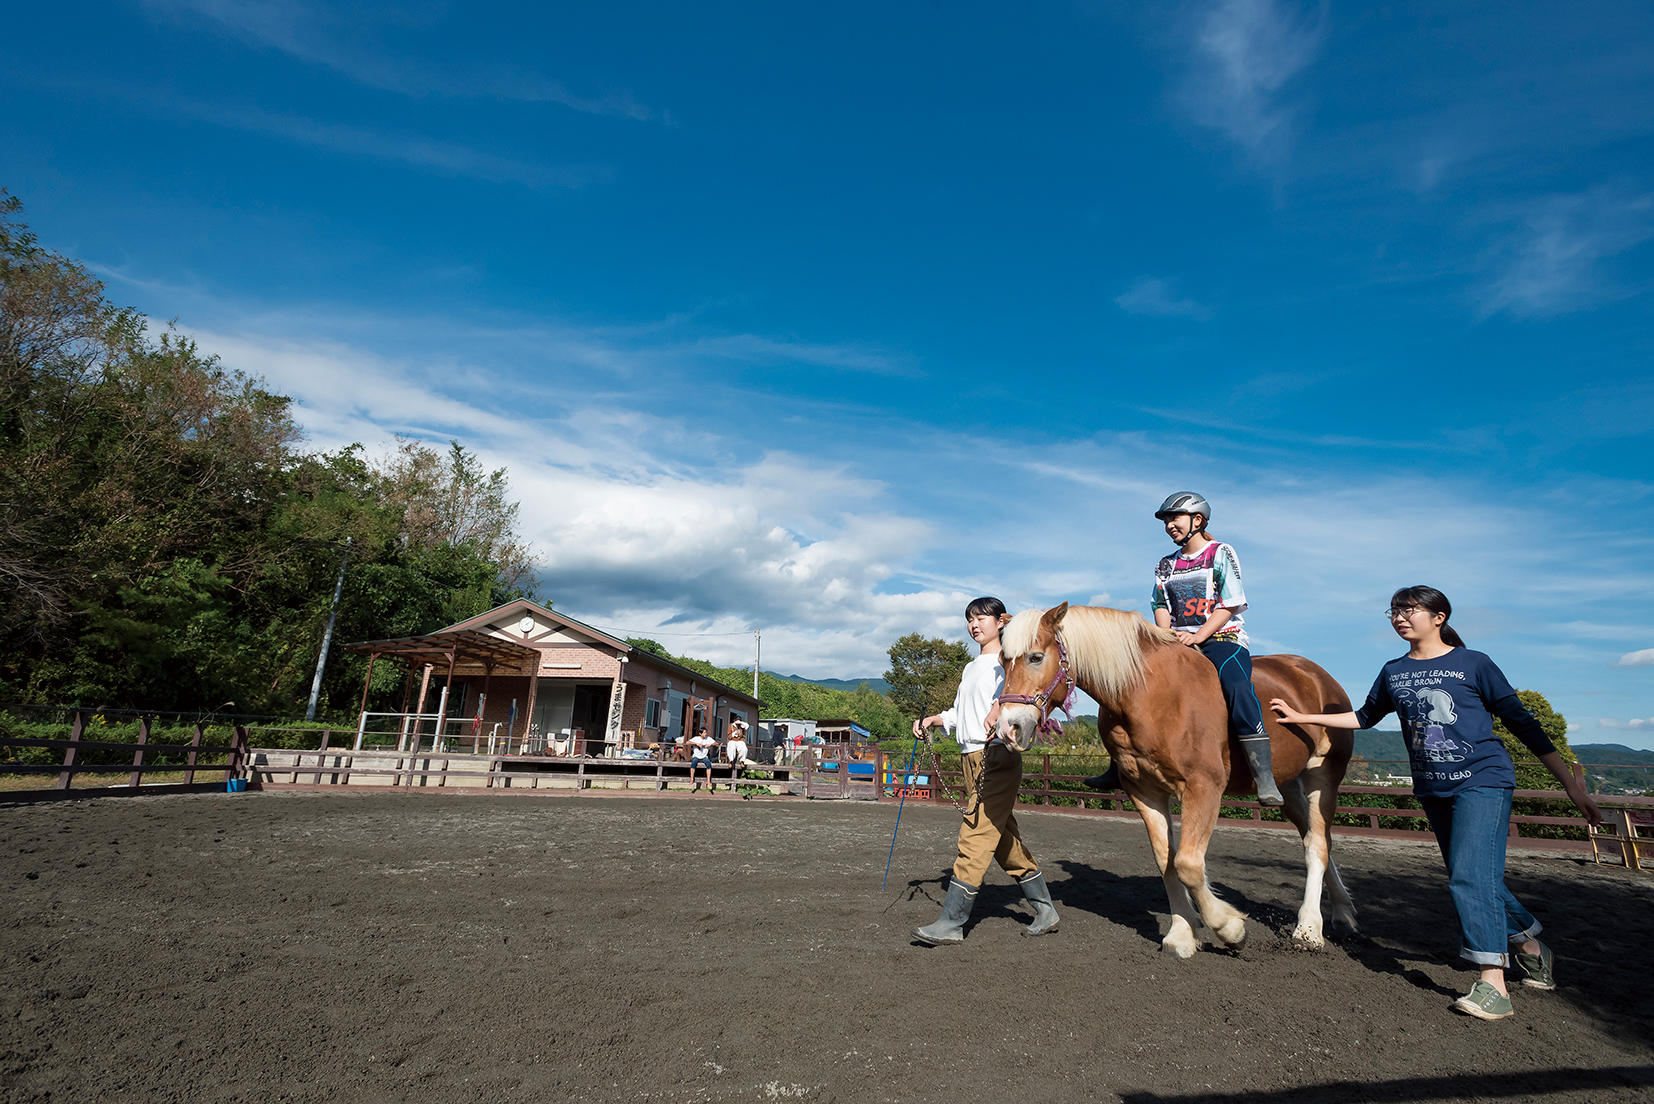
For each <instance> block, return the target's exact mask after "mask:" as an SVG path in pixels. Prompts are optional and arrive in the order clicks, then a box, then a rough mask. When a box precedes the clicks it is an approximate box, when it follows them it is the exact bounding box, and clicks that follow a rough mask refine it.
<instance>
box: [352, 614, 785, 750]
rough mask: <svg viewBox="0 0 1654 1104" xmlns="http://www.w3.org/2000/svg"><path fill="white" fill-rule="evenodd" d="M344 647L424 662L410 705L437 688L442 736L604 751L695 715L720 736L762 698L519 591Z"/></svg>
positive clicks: (685, 732) (681, 729)
mask: <svg viewBox="0 0 1654 1104" xmlns="http://www.w3.org/2000/svg"><path fill="white" fill-rule="evenodd" d="M489 641H496V642H498V643H497V644H496V645H495V646H492V647H490V646H489V643H488V642H489ZM348 647H350V648H351V649H352V650H354V651H358V652H365V653H367V654H368V656H369V657H370V661H371V660H373V659H377V658H380V657H388V658H400V659H402V661H403V662H406V663H409V664H410V665H411V666H418V667H422V668H423V674H422V675H421V680H420V697H419V705H418V706H416V707H415V708H414V710H413V712H414V713H424V711H425V708H426V703H427V702H428V701H430V700H432V699H431V695H432V694H437V695H438V697H437V699H436V700H439V701H441V702H442V706H441V707H440V711H441V713H442V714H443V716H442V720H441V721H440V722H439V724H440V726H441V732H442V734H443V736H444V737H446V738H448V739H450V740H451V739H454V738H456V737H458V738H461V739H465V738H472V737H477V738H482V739H487V738H488V737H489V736H491V735H492V736H495V737H496V738H499V739H504V738H506V737H509V740H510V743H512V744H517V745H518V746H521V742H522V741H523V740H525V739H527V738H531V737H537V738H539V739H541V740H551V741H556V740H558V739H560V738H562V737H565V736H569V735H583V737H584V740H585V745H584V747H585V751H586V754H588V755H602V754H604V753H605V752H611V753H612V751H613V750H614V749H616V748H619V747H622V746H635V747H640V748H642V747H647V746H649V745H650V744H652V743H663V744H670V743H672V742H673V741H674V740H675V739H676V738H678V737H679V736H682V737H684V738H685V739H687V738H688V737H689V736H691V735H693V734H694V732H695V729H696V728H697V727H698V726H700V725H705V726H706V728H707V730H708V731H709V732H710V733H711V735H712V736H713V737H714V738H716V739H718V740H723V739H724V737H725V733H726V731H727V729H728V726H729V724H730V722H731V721H744V722H746V723H747V724H748V725H749V726H750V725H752V724H753V723H755V722H756V721H757V719H758V711H759V709H760V708H761V707H762V705H763V703H762V702H760V701H759V700H758V699H757V698H756V697H754V696H753V695H751V694H749V693H747V692H745V691H743V690H740V689H737V688H736V687H733V686H729V685H726V684H725V683H722V682H719V681H718V680H716V679H712V678H708V677H707V676H706V675H703V674H701V673H700V672H698V671H695V670H692V669H691V668H688V667H685V666H683V665H682V664H680V663H674V662H673V661H672V660H669V659H665V658H663V657H661V656H657V655H653V654H651V653H649V652H646V651H642V650H640V649H637V648H634V647H632V646H631V645H630V644H628V643H626V642H625V641H624V640H617V639H616V638H614V637H612V636H610V635H608V634H607V633H605V632H603V631H601V630H599V629H595V628H593V627H591V626H590V625H586V624H582V623H581V622H579V621H576V620H575V619H574V618H572V617H567V616H565V615H563V614H561V613H558V612H556V611H555V610H552V609H548V608H547V607H545V606H542V605H540V604H539V603H537V602H533V601H530V600H529V599H526V598H520V599H518V600H516V601H514V602H507V603H506V604H505V605H503V606H500V607H498V608H496V609H491V610H489V611H488V612H487V613H481V614H478V615H477V616H475V617H472V618H468V619H466V620H464V621H461V622H459V623H458V624H454V625H449V626H447V627H446V628H443V629H438V630H437V631H436V632H434V633H427V634H424V635H422V636H418V637H405V638H399V639H396V640H365V641H361V642H359V643H355V644H351V645H348ZM444 659H445V661H446V662H442V660H444ZM439 668H440V669H439ZM442 689H446V690H447V693H446V695H445V697H444V696H443V695H441V693H440V691H441V690H442ZM365 696H366V695H365V692H364V705H363V708H364V709H365V708H366V703H365ZM403 708H404V709H405V710H406V709H407V708H408V707H407V706H404V707H403ZM571 750H572V749H571Z"/></svg>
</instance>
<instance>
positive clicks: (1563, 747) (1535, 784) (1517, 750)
mask: <svg viewBox="0 0 1654 1104" xmlns="http://www.w3.org/2000/svg"><path fill="white" fill-rule="evenodd" d="M1516 696H1517V698H1519V699H1520V700H1521V702H1522V705H1523V706H1524V707H1525V708H1526V709H1527V711H1528V712H1529V713H1532V714H1533V716H1534V720H1536V721H1538V722H1539V727H1540V728H1542V729H1544V730H1545V735H1547V736H1549V737H1550V738H1551V743H1553V744H1555V745H1556V750H1557V751H1559V752H1561V753H1562V758H1563V760H1564V761H1565V762H1569V763H1572V762H1575V759H1574V752H1573V749H1572V748H1570V747H1569V746H1568V721H1567V719H1566V718H1564V717H1563V716H1562V714H1560V713H1558V712H1557V711H1556V710H1555V709H1553V708H1551V703H1550V702H1549V701H1548V700H1547V699H1546V697H1545V695H1543V694H1541V693H1540V692H1539V691H1537V690H1518V691H1517V692H1516ZM1493 731H1494V732H1496V733H1497V734H1498V736H1499V739H1501V740H1503V741H1504V742H1505V750H1506V751H1508V752H1510V759H1511V762H1512V763H1514V764H1515V765H1516V787H1517V789H1522V790H1554V789H1556V788H1557V783H1556V779H1555V778H1553V777H1552V776H1551V772H1550V771H1548V770H1546V769H1545V768H1544V766H1543V765H1541V764H1540V762H1539V760H1538V759H1536V758H1535V757H1534V754H1533V752H1531V751H1529V750H1528V749H1527V746H1526V745H1525V744H1523V743H1522V741H1521V740H1518V739H1517V738H1516V737H1515V736H1513V735H1511V732H1510V729H1508V728H1506V727H1505V722H1503V721H1501V720H1499V718H1497V717H1495V718H1494V719H1493Z"/></svg>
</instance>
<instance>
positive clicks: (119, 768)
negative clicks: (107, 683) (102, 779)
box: [0, 709, 247, 801]
mask: <svg viewBox="0 0 1654 1104" xmlns="http://www.w3.org/2000/svg"><path fill="white" fill-rule="evenodd" d="M126 715H128V716H130V715H132V714H126ZM92 716H102V714H92V713H90V712H89V711H87V710H81V709H76V710H74V711H73V716H72V718H71V720H70V723H69V738H68V739H66V740H54V739H43V738H39V737H11V736H6V737H0V748H7V749H13V751H15V750H22V749H30V748H33V749H45V750H50V751H61V752H62V756H61V759H60V761H59V762H57V763H22V762H4V763H0V773H3V774H8V775H18V774H21V775H41V776H49V775H54V774H55V775H56V776H57V778H56V780H55V781H54V782H52V783H49V784H47V785H43V786H41V787H40V788H38V789H17V790H5V791H0V800H4V801H38V800H42V799H53V798H62V797H65V796H84V795H92V794H95V795H97V796H100V797H101V796H115V795H120V794H135V793H145V794H163V793H199V792H204V791H208V790H223V789H225V788H226V785H227V784H228V783H229V782H230V780H231V779H236V778H240V777H241V775H242V768H243V765H244V763H245V761H246V755H247V729H246V728H245V727H244V726H242V725H236V726H234V728H233V730H232V735H231V739H230V742H229V744H228V745H216V744H207V743H206V742H205V740H206V734H207V729H208V727H209V726H208V725H206V724H202V723H199V722H198V723H196V724H195V725H194V726H193V735H192V737H191V739H190V742H189V743H187V744H160V743H153V742H151V740H150V735H151V732H152V730H153V725H152V718H151V716H150V715H139V716H138V735H137V739H136V740H135V741H131V742H128V741H125V740H107V739H104V740H99V739H96V738H88V737H87V731H86V730H87V724H88V720H89V719H90V717H92ZM93 752H98V753H113V755H111V754H101V755H99V756H97V757H98V758H101V759H109V758H112V757H117V756H118V757H119V758H121V759H125V758H126V756H128V755H130V756H131V761H130V762H91V761H88V759H87V758H86V756H87V755H88V753H93ZM168 759H181V760H182V761H181V762H167V761H166V760H168ZM161 772H165V773H167V774H178V773H182V775H183V780H182V781H180V782H145V781H144V775H145V774H146V773H147V774H150V775H154V774H156V773H161ZM197 773H211V774H215V775H217V776H218V777H217V778H215V779H214V780H212V781H210V782H197V781H196V775H197ZM87 774H92V775H105V774H124V775H126V776H127V779H126V784H125V785H124V786H123V785H119V784H115V785H104V786H83V787H81V788H80V789H76V788H75V785H74V782H75V777H76V776H77V775H87Z"/></svg>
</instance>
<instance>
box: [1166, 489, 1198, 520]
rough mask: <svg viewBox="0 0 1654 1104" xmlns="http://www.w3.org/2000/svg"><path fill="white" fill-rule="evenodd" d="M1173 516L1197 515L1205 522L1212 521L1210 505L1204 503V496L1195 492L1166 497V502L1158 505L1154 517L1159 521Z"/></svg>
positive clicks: (1179, 492)
mask: <svg viewBox="0 0 1654 1104" xmlns="http://www.w3.org/2000/svg"><path fill="white" fill-rule="evenodd" d="M1175 514H1199V515H1200V516H1201V517H1203V518H1205V519H1206V520H1207V521H1211V520H1212V504H1211V503H1210V502H1207V501H1206V496H1205V495H1203V494H1200V493H1199V492H1197V491H1178V492H1176V493H1174V494H1170V495H1167V496H1166V501H1164V502H1162V503H1161V504H1160V509H1158V510H1156V511H1155V512H1154V516H1155V517H1157V518H1159V519H1160V520H1161V521H1165V520H1166V519H1167V518H1169V517H1172V516H1173V515H1175Z"/></svg>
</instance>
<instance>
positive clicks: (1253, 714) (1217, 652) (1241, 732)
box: [1200, 640, 1264, 740]
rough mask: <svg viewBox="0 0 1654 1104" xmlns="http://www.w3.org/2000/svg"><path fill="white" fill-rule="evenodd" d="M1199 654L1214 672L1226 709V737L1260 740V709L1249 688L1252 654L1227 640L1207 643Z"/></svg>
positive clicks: (1250, 687) (1252, 690)
mask: <svg viewBox="0 0 1654 1104" xmlns="http://www.w3.org/2000/svg"><path fill="white" fill-rule="evenodd" d="M1200 653H1201V654H1202V655H1204V656H1205V657H1206V658H1207V659H1209V660H1211V661H1212V666H1214V667H1216V668H1217V669H1218V682H1219V683H1220V684H1221V685H1222V686H1223V701H1224V704H1226V705H1227V706H1228V707H1229V735H1231V736H1234V737H1237V738H1238V739H1242V740H1245V739H1249V738H1252V737H1256V736H1262V735H1263V734H1264V729H1263V706H1261V705H1259V704H1258V692H1257V690H1255V689H1253V687H1252V653H1251V652H1249V651H1247V650H1246V649H1245V648H1243V647H1241V646H1240V645H1239V644H1235V643H1232V642H1230V641H1228V640H1208V641H1207V642H1206V643H1204V644H1202V645H1201V646H1200Z"/></svg>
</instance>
